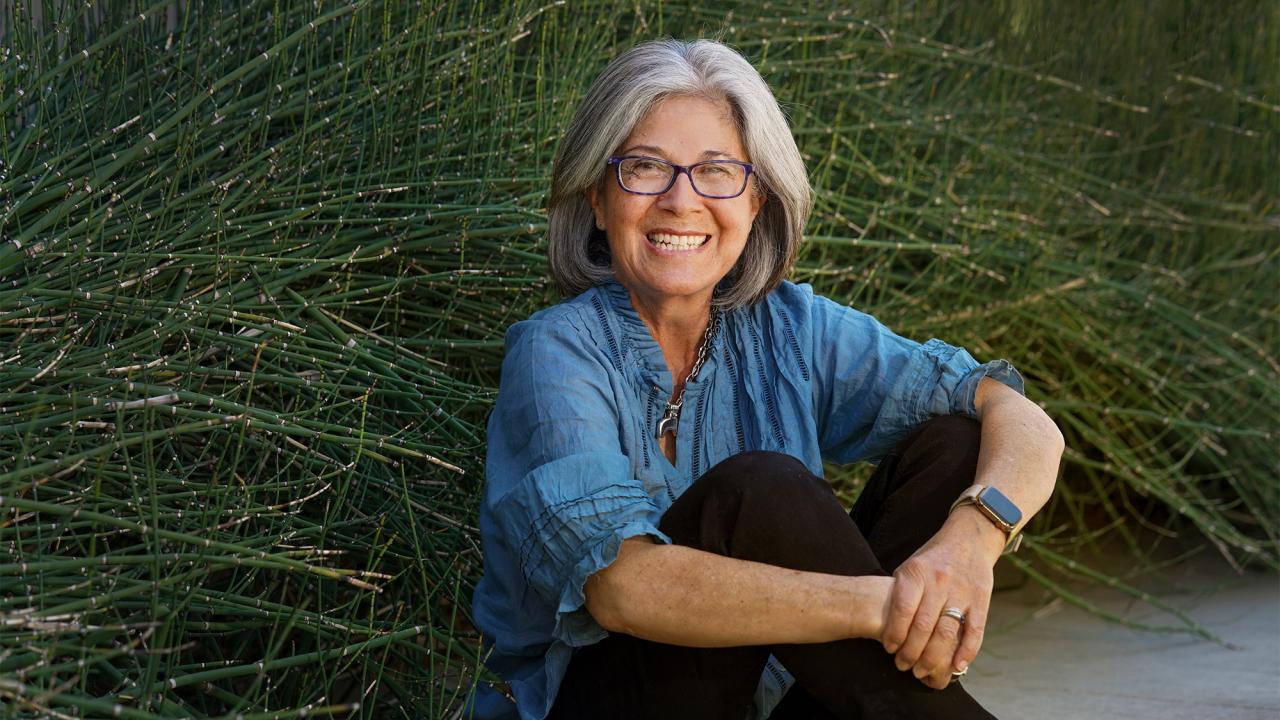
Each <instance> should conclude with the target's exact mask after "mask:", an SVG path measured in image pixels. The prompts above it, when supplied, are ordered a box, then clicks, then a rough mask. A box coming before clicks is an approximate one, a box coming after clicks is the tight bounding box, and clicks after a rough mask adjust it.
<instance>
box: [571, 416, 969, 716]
mask: <svg viewBox="0 0 1280 720" xmlns="http://www.w3.org/2000/svg"><path fill="white" fill-rule="evenodd" d="M977 457H978V423H977V422H975V421H973V420H971V419H968V418H963V417H959V416H949V417H942V418H935V419H933V420H931V421H929V422H927V423H924V424H923V425H921V426H920V427H919V428H917V429H916V430H914V431H913V432H912V433H911V434H910V435H909V436H908V437H907V438H906V439H905V440H903V442H902V443H901V444H899V446H898V447H897V448H895V449H894V450H893V451H892V452H891V453H889V454H888V455H887V456H886V457H885V458H884V460H883V461H882V462H881V464H880V466H879V468H878V469H877V470H876V473H875V475H874V476H873V477H872V479H871V481H870V482H869V484H868V485H867V487H866V488H865V489H864V490H863V492H862V494H861V496H860V497H859V498H858V501H857V503H856V504H855V505H854V507H853V510H852V511H851V512H849V513H848V514H846V513H845V512H844V509H843V508H842V507H841V506H840V503H839V502H838V501H837V500H836V497H835V495H834V494H833V493H832V491H831V488H830V486H829V485H827V483H826V481H824V480H823V479H821V478H818V477H815V476H814V475H812V474H811V473H810V472H809V471H808V470H807V469H806V468H805V467H804V465H803V464H802V463H800V461H798V460H796V459H795V458H792V457H789V456H786V455H781V454H777V453H766V452H750V453H744V454H741V455H736V456H734V457H731V458H729V459H727V460H725V461H724V462H722V463H720V464H719V465H716V466H715V467H714V468H712V469H711V470H709V471H707V473H706V474H705V475H703V476H702V477H701V478H699V479H698V480H697V481H696V482H695V483H694V484H693V485H692V486H691V487H690V488H689V489H688V490H686V491H685V493H684V494H683V495H681V496H680V497H679V498H678V499H677V500H676V502H675V503H674V504H673V505H672V506H671V507H670V508H669V509H668V510H667V512H666V513H665V514H664V515H663V517H662V520H661V522H660V523H659V528H660V529H661V530H662V531H663V532H665V533H667V534H668V535H669V536H670V537H671V539H672V540H673V541H674V542H675V543H677V544H679V545H686V546H689V547H695V548H699V549H701V550H706V551H709V552H714V553H717V554H720V555H726V556H729V557H734V558H740V559H745V560H754V561H757V562H765V563H770V564H773V565H779V566H782V567H787V568H793V569H797V570H807V571H812V572H824V573H831V574H837V575H849V576H853V575H872V574H881V575H883V574H886V573H887V572H891V571H892V570H893V569H894V568H896V567H897V566H898V565H899V564H900V563H901V562H902V561H903V560H905V559H907V558H908V557H909V556H910V555H911V553H913V552H914V551H915V550H916V549H917V548H919V547H920V546H921V545H923V544H924V542H925V541H926V540H928V539H929V538H930V537H931V536H932V535H933V534H934V533H935V532H937V530H938V528H940V527H941V526H942V523H943V521H944V520H945V519H946V517H947V512H948V510H949V509H950V506H951V502H952V501H953V500H954V499H955V498H956V497H957V496H958V495H959V494H960V492H961V491H963V490H964V489H965V488H966V487H968V486H969V485H970V484H972V483H973V478H974V473H975V468H976V465H977ZM770 653H772V654H773V655H775V656H777V658H778V659H779V660H781V661H782V664H783V665H785V666H786V668H787V670H789V671H790V672H791V673H792V675H794V676H795V678H796V685H794V686H793V687H792V688H791V690H790V691H789V692H788V693H787V695H786V696H785V697H784V698H783V700H782V702H781V704H780V705H779V706H778V707H777V708H775V710H774V712H773V713H772V714H771V715H770V718H771V720H779V719H782V720H797V719H802V720H831V719H833V718H837V719H844V718H866V719H867V720H870V719H873V718H874V719H881V718H884V719H888V718H947V719H948V720H952V719H964V718H992V715H991V714H990V713H988V712H987V711H986V710H984V709H983V708H982V706H980V705H979V704H978V703H977V701H975V700H974V699H973V698H972V697H970V696H969V694H968V693H966V692H965V691H964V690H963V689H962V688H961V687H960V684H959V683H955V682H953V683H952V684H951V685H950V686H949V687H947V688H946V689H945V690H932V689H930V688H928V687H926V686H925V685H924V684H922V683H921V682H920V681H919V680H917V679H916V678H915V677H914V676H913V675H912V674H911V673H910V672H909V671H908V672H900V671H899V670H898V669H897V668H896V667H895V666H894V664H893V656H891V655H889V654H888V653H886V652H885V650H884V648H883V646H881V645H880V643H879V642H876V641H874V640H852V639H850V640H840V641H836V642H829V643H815V644H804V645H771V646H743V647H731V648H691V647H684V646H678V645H667V644H663V643H657V642H651V641H648V640H642V639H639V638H636V637H632V636H630V635H624V634H621V633H612V634H610V635H609V637H608V638H606V639H604V640H602V641H600V642H599V643H596V644H594V645H590V646H588V647H584V648H580V649H578V650H577V651H576V652H575V653H574V656H573V659H572V660H571V661H570V663H569V669H568V674H567V675H566V677H565V679H564V682H563V683H562V684H561V686H560V690H559V693H558V694H557V696H556V701H555V705H554V707H553V708H552V710H551V715H550V718H551V720H579V719H583V720H585V719H587V718H591V719H593V720H594V719H598V718H605V719H607V720H625V719H628V718H637V719H644V720H675V719H678V718H690V719H693V718H697V719H698V720H718V719H723V720H744V718H745V717H746V715H747V712H748V709H749V707H750V704H751V700H752V697H753V695H754V692H755V688H756V685H757V683H758V682H759V679H760V674H761V673H762V672H763V671H764V665H765V662H766V660H767V659H768V657H769V655H770Z"/></svg>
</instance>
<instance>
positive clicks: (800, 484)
mask: <svg viewBox="0 0 1280 720" xmlns="http://www.w3.org/2000/svg"><path fill="white" fill-rule="evenodd" d="M698 482H700V483H706V484H708V485H710V487H708V488H707V492H709V493H730V494H734V495H742V494H748V493H756V492H763V493H768V495H769V496H770V497H778V496H779V495H780V494H783V495H790V494H795V495H800V496H804V495H813V494H815V493H817V494H821V495H830V494H831V490H830V488H829V487H828V485H827V483H826V481H825V480H823V479H822V478H820V477H817V476H816V475H814V474H813V473H812V472H810V471H809V468H808V467H806V466H805V464H804V463H803V462H801V461H800V460H799V459H797V458H794V457H792V456H790V455H787V454H785V453H779V452H769V451H766V450H753V451H750V452H744V453H738V454H737V455H733V456H731V457H728V458H726V459H725V460H723V461H721V462H720V463H719V464H717V465H716V466H715V467H713V468H711V469H710V470H708V471H707V473H706V474H705V475H703V476H702V478H701V479H699V481H698Z"/></svg>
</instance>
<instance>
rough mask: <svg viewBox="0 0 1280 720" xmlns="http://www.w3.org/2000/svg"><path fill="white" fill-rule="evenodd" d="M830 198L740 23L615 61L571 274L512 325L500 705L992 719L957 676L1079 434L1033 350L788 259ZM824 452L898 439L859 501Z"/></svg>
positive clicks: (501, 420) (567, 268)
mask: <svg viewBox="0 0 1280 720" xmlns="http://www.w3.org/2000/svg"><path fill="white" fill-rule="evenodd" d="M810 205H811V199H810V193H809V187H808V185H807V182H806V181H805V175H804V167H803V164H802V162H801V159H800V154H799V151H798V150H797V149H796V146H795V143H794V142H793V141H792V139H791V136H790V133H789V131H788V129H787V124H786V120H785V118H784V116H783V115H782V112H781V110H780V108H779V107H778V104H777V102H776V101H775V100H774V98H773V95H772V93H770V91H769V89H768V87H767V85H765V83H764V81H763V80H762V79H761V78H760V76H759V74H758V73H757V72H756V71H755V70H754V69H753V68H752V67H751V65H750V64H749V63H748V62H747V61H746V60H745V59H743V58H742V57H741V56H740V55H738V54H737V53H735V52H734V51H733V50H731V49H729V48H727V47H725V46H723V45H721V44H718V43H713V42H707V41H699V42H695V43H684V42H677V41H663V42H655V43H647V44H644V45H640V46H638V47H636V48H634V49H632V50H631V51H629V52H627V53H625V54H623V55H622V56H620V57H619V58H617V59H616V60H615V61H614V62H613V63H611V64H610V65H609V67H608V68H606V70H605V71H604V73H603V74H602V75H601V76H600V78H599V79H597V81H596V83H595V84H594V85H593V87H592V88H591V90H590V92H589V93H588V95H587V97H586V99H585V100H584V101H583V104H582V107H581V108H580V109H579V111H578V113H577V114H576V115H575V117H574V120H573V122H572V123H571V125H570V127H569V128H568V130H567V132H566V133H565V138H564V141H563V143H562V145H561V147H560V150H559V153H558V155H557V159H556V169H555V176H554V179H553V187H552V200H551V207H550V210H549V215H550V222H549V235H550V237H549V245H548V255H549V259H550V264H551V270H552V274H553V276H554V277H555V279H556V281H557V283H558V284H559V286H560V287H561V289H563V290H564V291H565V293H566V295H569V296H570V298H571V299H569V300H567V301H566V302H564V303H561V304H559V305H557V306H555V307H552V308H549V309H547V310H544V311H542V312H539V313H537V314H535V315H534V316H533V317H531V318H530V319H528V320H526V321H524V322H520V323H517V324H516V325H514V326H512V327H511V329H510V330H509V331H508V333H507V355H506V359H505V361H504V363H503V368H502V383H501V387H500V389H499V394H498V402H497V405H496V407H495V408H494V412H493V415H492V416H491V418H490V422H489V436H488V441H489V455H488V458H487V464H486V488H485V498H484V504H483V505H482V508H481V512H480V530H481V535H482V540H483V542H484V550H485V575H484V578H483V579H482V580H481V582H480V583H479V585H478V586H477V588H476V595H475V602H474V609H475V617H476V620H477V623H478V625H479V626H480V628H481V630H482V631H483V632H484V635H485V639H486V644H487V647H488V649H489V650H490V654H489V656H488V661H487V662H488V665H489V667H490V668H491V669H492V670H494V671H495V672H497V673H498V674H500V675H501V676H502V677H503V678H504V679H505V680H506V681H507V683H508V685H509V687H510V688H511V692H512V696H513V697H500V696H498V695H497V694H495V693H492V692H490V693H488V694H482V695H480V696H479V697H478V699H477V703H476V706H475V707H474V708H473V710H474V715H475V717H482V718H499V717H502V718H506V717H515V716H516V715H517V714H518V716H519V717H521V718H525V719H529V720H541V719H542V718H546V717H551V718H557V719H560V718H599V717H615V718H730V719H732V720H741V719H742V718H743V717H755V718H764V717H772V718H806V719H810V720H812V719H829V718H855V717H911V718H917V717H918V718H954V717H965V718H983V717H990V715H989V714H988V713H986V711H985V710H983V709H982V707H981V706H980V705H978V703H977V702H976V701H974V699H973V698H971V697H970V696H969V695H968V694H967V693H966V692H965V691H964V690H963V688H962V687H961V686H960V685H959V684H958V683H955V682H953V681H954V679H955V678H956V677H958V676H960V675H962V674H964V672H966V671H967V669H968V664H969V663H970V662H971V661H972V660H973V659H974V657H975V656H976V655H977V653H978V650H979V648H980V645H981V639H982V632H983V627H984V626H985V622H986V612H987V606H988V604H989V601H990V593H991V584H992V566H993V565H994V563H995V561H996V559H997V558H998V556H999V555H1000V553H1001V552H1002V551H1003V550H1004V549H1005V548H1009V547H1014V546H1016V539H1017V537H1018V533H1019V531H1020V530H1021V528H1022V526H1023V525H1024V524H1025V523H1026V521H1027V519H1028V518H1029V517H1030V515H1031V514H1032V513H1033V512H1034V511H1036V510H1037V509H1039V508H1040V507H1041V506H1042V505H1043V504H1044V502H1045V500H1046V499H1047V498H1048V495H1049V493H1050V491H1051V490H1052V487H1053V481H1054V478H1055V476H1056V474H1057V464H1058V460H1059V457H1060V455H1061V452H1062V439H1061V435H1060V434H1059V433H1058V431H1057V428H1056V427H1055V426H1054V424H1053V423H1052V421H1050V420H1049V419H1048V418H1047V417H1046V416H1045V415H1044V413H1043V412H1042V411H1040V409H1039V408H1037V407H1036V406H1035V405H1033V404H1032V403H1030V402H1028V401H1027V400H1025V399H1024V398H1023V397H1022V395H1021V390H1022V380H1021V378H1020V377H1019V375H1018V373H1017V372H1016V371H1015V370H1014V369H1013V368H1012V366H1011V365H1009V363H1007V362H1005V361H995V362H989V363H987V364H985V365H980V364H978V363H977V362H976V361H975V360H974V359H973V358H972V357H971V356H970V355H969V354H968V353H967V352H965V351H964V350H962V349H960V348H956V347H952V346H950V345H947V344H946V343H943V342H941V341H939V340H929V341H928V342H926V343H923V344H921V343H917V342H914V341H911V340H908V339H905V338H902V337H899V336H898V335H895V334H894V333H892V332H891V331H889V330H888V329H887V328H885V327H884V326H883V325H881V324H880V323H878V322H876V321H875V320H874V319H873V318H871V317H869V316H867V315H865V314H863V313H860V312H858V311H857V310H854V309H852V308H848V307H844V306H841V305H837V304H835V303H832V302H830V301H828V300H826V299H824V298H821V297H817V296H815V295H814V294H813V292H812V290H811V289H810V288H809V287H807V286H803V285H794V284H792V283H789V282H785V281H784V280H783V278H784V277H785V275H786V274H787V272H788V271H789V270H790V267H791V263H792V261H793V259H794V256H795V252H796V247H797V245H798V243H799V241H800V237H801V231H802V229H803V227H804V223H805V221H806V219H807V217H808V213H809V209H810ZM824 460H827V461H833V462H842V463H843V462H854V461H859V460H871V461H879V467H878V469H877V471H876V473H875V475H874V476H873V478H872V479H871V481H870V482H869V483H868V485H867V487H866V488H865V489H864V490H863V493H862V495H861V496H860V498H859V500H858V502H857V503H856V504H855V506H854V507H853V509H852V511H850V512H846V511H845V510H844V509H843V508H842V507H841V506H840V504H839V502H838V501H837V500H836V498H835V495H834V494H833V493H832V491H831V489H830V488H829V487H828V486H827V484H826V482H825V481H824V480H823V479H822V478H821V472H822V464H823V461H824ZM890 573H892V575H890ZM482 692H484V691H483V690H482ZM512 700H514V705H513V704H512V702H511V701H512ZM779 700H781V703H779Z"/></svg>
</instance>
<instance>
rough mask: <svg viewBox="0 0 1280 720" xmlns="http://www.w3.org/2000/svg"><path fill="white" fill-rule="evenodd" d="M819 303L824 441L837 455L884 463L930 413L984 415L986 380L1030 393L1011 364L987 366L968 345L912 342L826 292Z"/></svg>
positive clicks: (817, 389)
mask: <svg viewBox="0 0 1280 720" xmlns="http://www.w3.org/2000/svg"><path fill="white" fill-rule="evenodd" d="M812 308H813V312H812V318H811V319H812V321H813V324H812V327H813V331H814V337H813V340H814V342H813V345H812V347H813V352H814V366H815V367H816V368H817V369H818V372H817V373H815V378H814V410H815V415H816V417H817V421H818V434H819V445H820V447H821V449H822V453H823V456H824V457H826V458H828V459H830V460H834V461H836V462H854V461H857V460H879V459H880V458H881V457H883V456H884V454H885V453H887V452H888V451H889V450H890V449H892V448H893V446H894V445H895V444H897V442H898V441H899V440H901V439H902V438H903V437H904V436H905V435H906V434H907V433H908V432H909V431H910V430H911V428H913V427H915V426H916V425H919V424H920V423H922V422H924V421H925V420H928V419H929V418H930V417H933V416H935V415H948V414H963V415H968V416H969V417H977V409H976V406H975V397H976V395H977V388H978V383H979V382H980V381H981V380H982V378H984V377H990V378H992V379H993V380H997V381H999V382H1001V383H1004V384H1005V385H1008V386H1009V387H1011V388H1013V389H1014V390H1016V391H1018V392H1019V393H1021V392H1023V381H1022V377H1021V375H1019V374H1018V371H1017V370H1015V369H1014V367H1013V365H1011V364H1010V363H1009V362H1008V361H1005V360H996V361H993V362H989V363H986V364H982V365H980V364H978V362H977V361H976V360H975V359H974V358H973V356H972V355H970V354H969V353H968V352H967V351H966V350H964V349H963V348H959V347H955V346H953V345H948V344H947V343H945V342H942V341H941V340H938V339H932V340H929V341H928V342H925V343H918V342H915V341H914V340H909V339H907V338H904V337H901V336H899V335H897V334H895V333H893V332H892V331H891V330H889V329H888V328H887V327H885V326H884V325H882V324H881V323H880V322H879V321H877V320H876V319H875V318H873V317H871V316H870V315H867V314H866V313H862V312H859V311H857V310H854V309H853V308H849V307H845V306H843V305H838V304H836V303H834V302H831V301H830V300H827V299H825V298H822V297H814V300H813V306H812Z"/></svg>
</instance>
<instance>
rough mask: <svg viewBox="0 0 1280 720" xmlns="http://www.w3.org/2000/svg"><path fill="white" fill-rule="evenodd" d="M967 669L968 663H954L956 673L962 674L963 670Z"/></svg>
mask: <svg viewBox="0 0 1280 720" xmlns="http://www.w3.org/2000/svg"><path fill="white" fill-rule="evenodd" d="M967 667H969V663H967V662H965V661H963V660H961V661H960V662H958V663H956V672H964V669H965V668H967Z"/></svg>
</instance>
